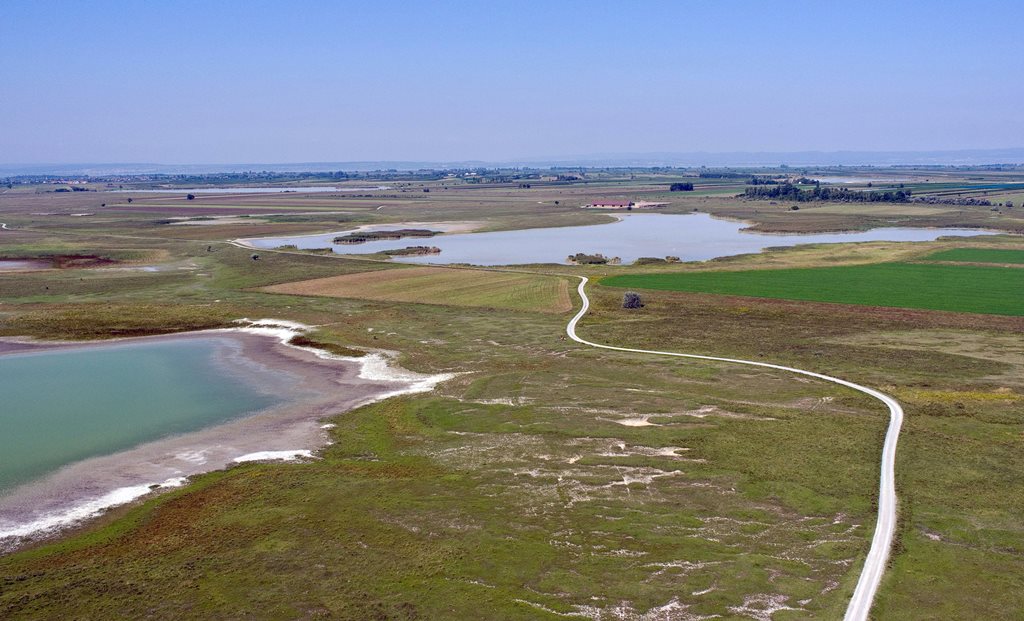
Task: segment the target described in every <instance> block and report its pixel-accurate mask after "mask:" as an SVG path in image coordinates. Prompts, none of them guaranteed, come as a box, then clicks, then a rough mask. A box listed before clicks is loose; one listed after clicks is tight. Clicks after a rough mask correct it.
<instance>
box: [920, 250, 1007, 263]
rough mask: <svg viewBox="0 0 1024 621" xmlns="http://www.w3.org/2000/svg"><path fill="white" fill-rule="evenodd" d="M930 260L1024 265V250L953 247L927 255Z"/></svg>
mask: <svg viewBox="0 0 1024 621" xmlns="http://www.w3.org/2000/svg"><path fill="white" fill-rule="evenodd" d="M925 258H926V259H928V260H929V261H956V262H959V263H1017V264H1021V265H1024V250H1006V249H1001V248H952V249H950V250H942V251H940V252H936V253H934V254H930V255H928V256H927V257H925Z"/></svg>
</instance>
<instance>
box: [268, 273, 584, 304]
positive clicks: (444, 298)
mask: <svg viewBox="0 0 1024 621" xmlns="http://www.w3.org/2000/svg"><path fill="white" fill-rule="evenodd" d="M265 290H266V291H269V292H272V293H287V294H293V295H312V296H328V297H340V298H362V299H367V300H379V301H389V302H410V303H419V304H443V305H450V306H480V307H488V308H502V309H511V310H520V311H535V312H543V313H564V312H567V311H569V310H570V309H571V308H572V302H571V300H570V298H569V286H568V281H567V280H566V279H564V278H558V277H554V276H543V275H535V274H517V273H509V272H497V271H485V270H473V269H450V268H441V267H409V268H403V269H393V270H388V271H386V272H381V271H369V272H362V273H359V274H351V275H347V276H337V277H329V278H319V279H314V280H303V281H298V282H291V283H285V284H280V285H274V286H272V287H268V288H266V289H265Z"/></svg>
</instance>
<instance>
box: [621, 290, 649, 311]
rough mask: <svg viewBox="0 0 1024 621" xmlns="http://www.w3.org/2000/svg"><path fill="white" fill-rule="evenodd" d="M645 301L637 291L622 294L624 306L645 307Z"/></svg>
mask: <svg viewBox="0 0 1024 621" xmlns="http://www.w3.org/2000/svg"><path fill="white" fill-rule="evenodd" d="M643 306H644V302H643V300H641V299H640V294H639V293H637V292H635V291H627V292H626V293H625V294H624V295H623V296H622V308H643Z"/></svg>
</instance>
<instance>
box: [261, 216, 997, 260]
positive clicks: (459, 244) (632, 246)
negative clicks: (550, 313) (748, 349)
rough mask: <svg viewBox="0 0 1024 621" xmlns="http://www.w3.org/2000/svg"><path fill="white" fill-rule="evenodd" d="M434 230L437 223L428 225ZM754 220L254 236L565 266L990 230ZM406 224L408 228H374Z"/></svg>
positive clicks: (272, 243) (345, 248)
mask: <svg viewBox="0 0 1024 621" xmlns="http://www.w3.org/2000/svg"><path fill="white" fill-rule="evenodd" d="M422 226H423V228H430V225H429V224H424V225H422ZM746 226H747V224H744V223H742V222H734V221H729V220H719V219H716V218H712V217H711V216H710V215H708V214H704V213H695V214H625V215H623V216H621V220H620V221H619V222H615V223H612V224H597V225H590V226H568V227H561V228H544V229H525V230H519V231H499V232H492V233H459V234H450V235H438V236H436V237H431V238H405V239H400V240H391V241H374V242H367V243H364V244H358V245H338V244H334V243H332V240H333V239H334V237H336V236H337V235H339V233H327V234H323V235H305V236H296V237H274V238H257V239H249V240H246V241H247V242H249V243H251V244H253V245H254V246H256V247H257V248H276V247H278V246H282V245H285V244H294V245H296V246H298V247H299V248H326V247H328V246H330V247H332V248H334V251H335V252H338V253H342V254H362V253H373V252H380V251H382V250H394V249H397V248H405V247H407V246H436V247H438V248H440V249H441V254H437V255H424V256H409V257H400V258H397V259H396V260H399V261H402V262H406V263H471V264H474V265H511V264H524V263H565V262H566V257H567V256H569V255H571V254H576V253H577V252H584V253H588V254H593V253H600V254H603V255H605V256H608V257H620V258H621V259H622V261H623V262H624V263H630V262H632V261H635V260H636V259H638V258H639V257H665V256H676V257H679V258H680V259H682V260H683V261H704V260H707V259H713V258H716V257H724V256H731V255H736V254H746V253H751V252H760V251H762V250H764V249H765V248H768V247H772V246H795V245H797V244H816V243H839V242H859V241H932V240H934V239H936V238H938V237H942V236H944V235H962V236H974V235H986V234H991V232H988V231H979V230H976V229H920V228H919V229H914V228H884V229H872V230H870V231H861V232H855V233H819V234H812V235H777V234H765V233H750V232H745V231H742V229H743V228H744V227H746ZM392 228H402V227H401V226H400V225H394V226H379V227H373V230H381V229H392Z"/></svg>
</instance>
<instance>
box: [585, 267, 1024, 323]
mask: <svg viewBox="0 0 1024 621" xmlns="http://www.w3.org/2000/svg"><path fill="white" fill-rule="evenodd" d="M975 252H976V251H975ZM932 256H934V255H932ZM602 283H603V284H605V285H608V286H611V287H631V288H638V289H662V290H669V291H693V292H701V293H717V294H725V295H741V296H750V297H761V298H776V299H789V300H808V301H814V302H834V303H839V304H860V305H866V306H889V307H896V308H917V309H929V310H945V311H955V312H965V313H985V314H993V315H1015V316H1024V297H1022V296H1021V295H1020V292H1021V291H1024V271H1022V270H1007V269H1001V268H995V267H976V266H961V265H929V264H914V263H883V264H876V265H855V266H840V267H823V268H805V269H786V270H751V271H741V272H726V271H719V272H714V273H708V272H705V273H661V274H632V275H622V276H612V277H609V278H606V279H604V280H603V281H602Z"/></svg>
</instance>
